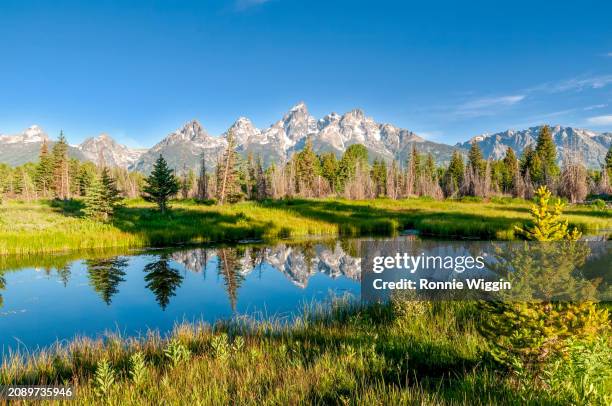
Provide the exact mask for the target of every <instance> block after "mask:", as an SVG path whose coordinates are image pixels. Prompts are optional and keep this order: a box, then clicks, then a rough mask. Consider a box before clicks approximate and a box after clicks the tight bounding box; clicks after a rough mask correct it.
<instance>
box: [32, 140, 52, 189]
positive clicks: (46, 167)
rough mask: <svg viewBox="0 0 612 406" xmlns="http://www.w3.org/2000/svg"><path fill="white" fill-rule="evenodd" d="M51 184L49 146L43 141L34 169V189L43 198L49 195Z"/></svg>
mask: <svg viewBox="0 0 612 406" xmlns="http://www.w3.org/2000/svg"><path fill="white" fill-rule="evenodd" d="M52 184H53V160H52V159H51V156H50V155H49V144H48V143H47V140H43V142H42V145H41V146H40V154H39V162H38V165H37V167H36V188H37V189H38V191H39V192H41V193H42V195H43V196H44V197H46V196H48V195H49V192H50V191H51V189H52V187H53V186H52Z"/></svg>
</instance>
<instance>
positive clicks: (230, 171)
mask: <svg viewBox="0 0 612 406" xmlns="http://www.w3.org/2000/svg"><path fill="white" fill-rule="evenodd" d="M239 161H240V159H239V157H238V153H237V152H236V140H235V138H234V133H233V131H230V132H229V133H228V134H227V147H226V148H225V152H224V153H223V156H222V158H221V160H220V161H219V162H218V163H217V169H216V171H217V200H218V202H219V204H224V203H236V202H238V201H240V200H242V198H243V193H242V186H241V184H240V177H241V173H240V171H239Z"/></svg>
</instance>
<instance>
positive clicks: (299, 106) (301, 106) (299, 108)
mask: <svg viewBox="0 0 612 406" xmlns="http://www.w3.org/2000/svg"><path fill="white" fill-rule="evenodd" d="M289 111H290V112H294V111H305V112H308V107H306V103H304V102H303V101H300V102H298V103H297V104H296V105H295V106H293V107H291V110H289Z"/></svg>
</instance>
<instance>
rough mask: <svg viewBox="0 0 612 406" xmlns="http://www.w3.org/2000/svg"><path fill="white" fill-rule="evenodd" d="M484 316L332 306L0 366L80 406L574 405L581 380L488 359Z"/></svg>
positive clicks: (457, 308) (457, 309) (104, 343)
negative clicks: (529, 375)
mask: <svg viewBox="0 0 612 406" xmlns="http://www.w3.org/2000/svg"><path fill="white" fill-rule="evenodd" d="M328 309H329V308H328ZM481 317H482V316H481V314H480V312H479V310H478V307H477V306H476V305H475V304H474V303H470V302H436V303H425V302H398V303H394V304H387V305H375V306H371V307H366V308H362V307H356V306H354V305H349V304H348V303H347V302H342V301H340V302H339V303H337V304H336V305H335V306H333V307H331V310H325V311H323V310H319V311H312V310H311V311H308V312H306V313H304V315H303V316H302V317H301V318H300V319H298V320H297V321H296V322H295V323H294V324H292V325H285V324H282V323H279V322H268V323H266V322H263V323H262V322H259V323H252V322H249V321H246V320H242V321H235V322H232V323H222V324H217V325H216V326H215V327H214V328H212V327H210V326H207V325H193V324H184V325H180V326H177V328H176V329H175V331H174V333H173V334H172V336H171V337H170V338H168V339H162V338H161V337H160V336H159V335H157V334H150V335H148V336H146V338H142V339H122V338H120V337H117V336H110V337H107V338H106V339H105V340H98V341H92V340H89V339H82V340H76V341H73V342H70V343H68V344H67V345H65V346H64V347H61V348H56V349H52V350H49V351H48V352H43V353H39V354H35V355H30V356H29V357H27V358H20V357H17V356H13V357H12V358H10V360H7V361H6V362H5V363H4V364H3V365H2V366H1V367H0V384H7V383H12V384H54V383H56V384H57V383H65V384H72V385H75V387H76V394H77V395H76V396H77V397H76V399H78V402H79V403H81V404H97V403H99V402H100V401H106V402H108V404H122V405H123V404H134V405H136V404H167V403H169V404H189V403H193V404H220V405H221V404H222V405H225V404H245V405H246V404H253V405H254V404H270V403H271V404H356V405H357V404H436V405H439V404H465V403H466V402H467V403H470V404H474V405H478V404H483V405H484V404H531V403H537V404H568V403H573V402H574V401H575V400H576V399H574V398H572V396H573V392H572V391H571V390H569V389H568V387H572V385H574V386H575V387H576V388H578V387H579V386H580V381H579V379H580V376H579V374H578V373H577V375H576V376H567V375H563V377H562V378H563V379H560V380H559V382H560V383H559V387H554V388H551V387H549V386H546V384H539V385H535V384H530V385H518V384H517V381H516V377H515V376H514V375H513V374H511V373H509V372H506V371H504V370H503V369H500V368H499V367H498V366H496V365H495V364H494V363H492V361H491V360H490V359H489V358H488V357H487V356H486V353H487V343H486V341H485V340H484V339H483V338H482V337H481V336H480V335H479V333H478V331H477V325H478V323H479V322H480V318H481ZM134 354H138V355H134ZM593 367H595V366H593ZM552 378H557V377H555V376H553V377H551V379H552ZM551 382H555V381H554V379H552V380H551ZM599 385H601V383H597V384H596V386H594V387H593V388H592V389H593V391H599V392H596V393H599V394H601V393H602V391H603V390H605V388H602V387H600V386H599ZM604 393H605V392H604Z"/></svg>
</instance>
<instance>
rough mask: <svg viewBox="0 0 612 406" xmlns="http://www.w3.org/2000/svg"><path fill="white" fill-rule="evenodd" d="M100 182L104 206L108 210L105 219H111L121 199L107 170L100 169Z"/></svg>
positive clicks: (115, 183)
mask: <svg viewBox="0 0 612 406" xmlns="http://www.w3.org/2000/svg"><path fill="white" fill-rule="evenodd" d="M101 182H102V188H103V190H104V202H105V206H106V207H108V209H109V211H108V212H107V217H111V216H114V214H115V210H116V209H117V207H119V206H120V204H121V201H122V200H123V198H122V197H121V193H120V192H119V189H117V181H116V180H115V178H113V177H112V176H111V174H110V171H109V170H108V168H104V169H102V175H101Z"/></svg>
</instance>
